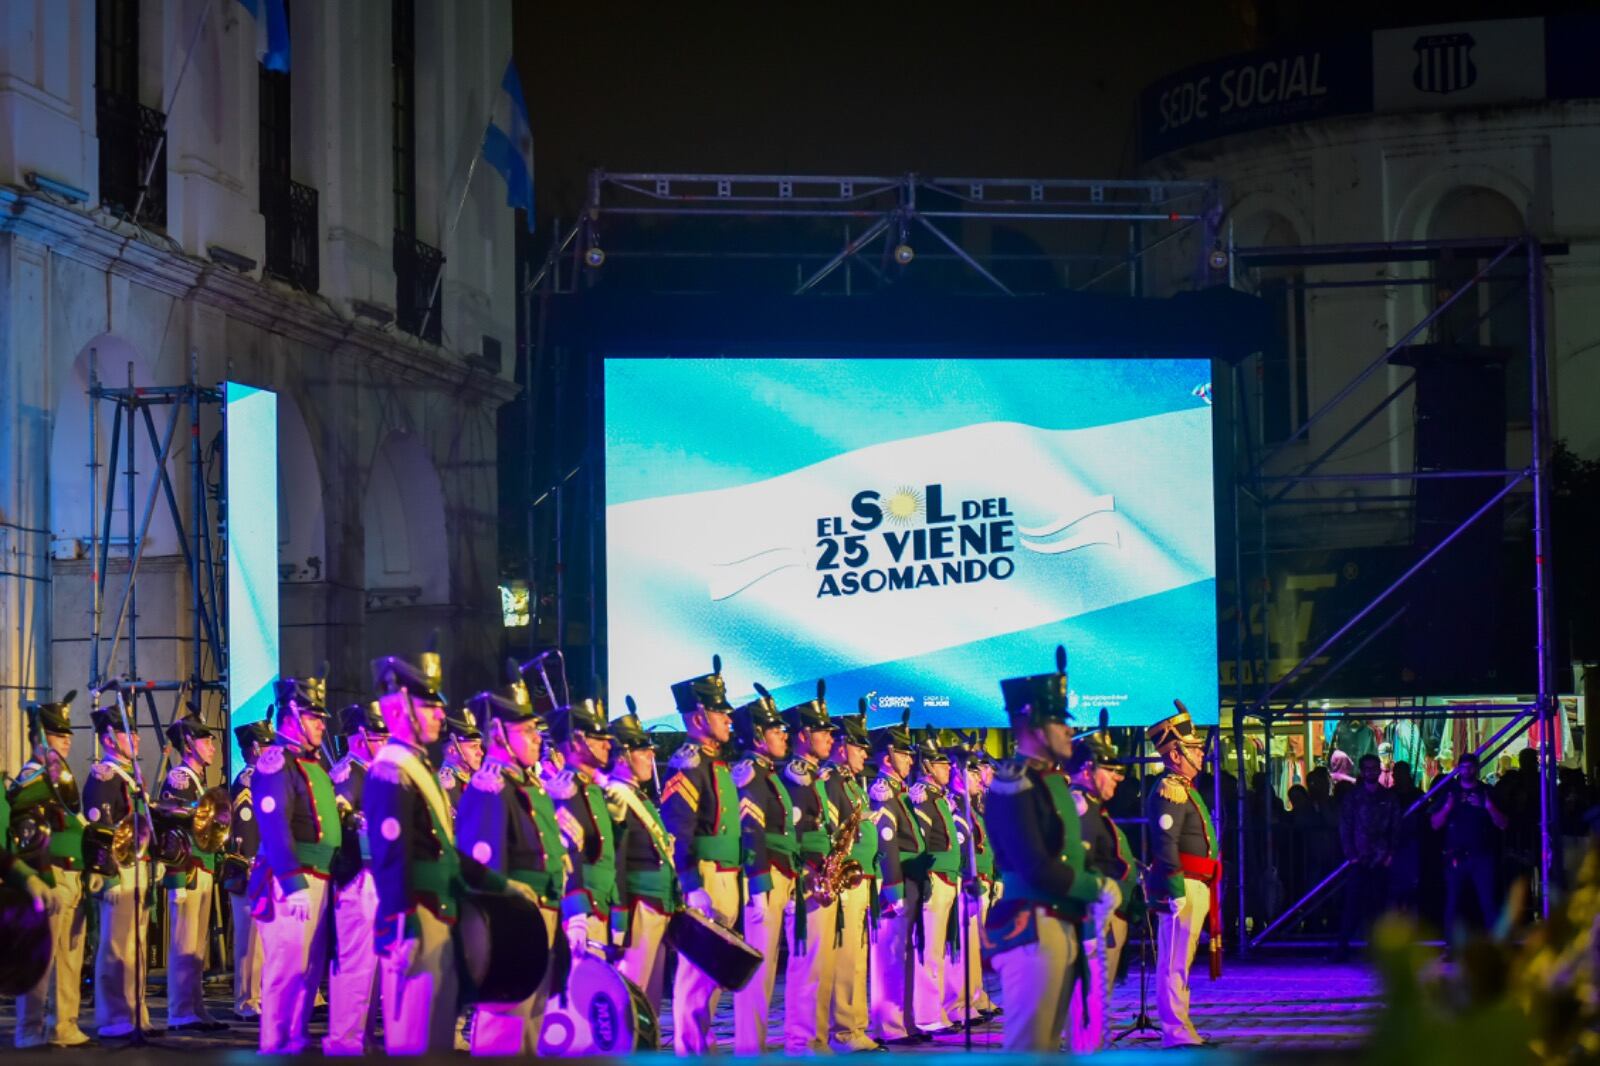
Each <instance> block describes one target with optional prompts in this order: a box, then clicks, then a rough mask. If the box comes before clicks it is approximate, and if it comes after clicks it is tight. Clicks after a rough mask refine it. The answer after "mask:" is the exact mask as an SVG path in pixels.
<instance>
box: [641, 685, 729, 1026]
mask: <svg viewBox="0 0 1600 1066" xmlns="http://www.w3.org/2000/svg"><path fill="white" fill-rule="evenodd" d="M672 698H673V701H674V702H675V703H676V704H677V706H678V713H679V714H680V715H682V716H683V725H684V729H685V730H686V731H687V732H688V734H689V743H687V744H685V745H684V746H683V747H682V748H680V749H678V752H677V753H676V754H675V755H673V757H672V760H671V762H670V763H669V765H668V768H669V771H670V773H669V775H668V777H667V783H666V784H665V785H663V786H662V788H661V817H662V820H663V821H665V822H666V825H667V832H668V833H669V834H670V835H671V837H672V841H673V864H674V866H675V867H676V868H677V872H678V887H679V888H680V890H681V891H682V893H683V898H684V903H685V905H686V906H687V907H688V908H689V909H691V910H694V911H696V912H698V913H699V914H702V915H704V916H706V917H708V918H710V919H711V920H712V921H715V922H718V923H720V924H721V925H723V926H726V927H727V928H729V929H732V928H733V926H734V923H735V922H736V921H737V920H738V916H739V904H740V900H739V895H740V893H739V858H740V855H739V852H740V840H739V835H740V834H739V793H738V789H737V788H736V787H735V786H734V783H733V775H732V772H731V771H730V770H729V769H728V764H727V763H726V762H724V761H723V758H722V746H723V745H724V744H726V743H727V742H728V738H729V736H730V735H731V733H732V729H733V719H732V711H733V707H732V705H731V704H729V703H728V686H727V683H726V682H725V681H724V680H723V678H722V657H721V656H720V655H717V656H713V657H712V659H711V673H709V674H702V675H701V676H699V677H692V678H689V679H688V680H687V681H680V682H678V683H677V684H675V685H673V686H672ZM721 998H722V989H721V986H719V985H718V984H717V982H716V981H715V980H714V979H713V978H712V977H711V976H710V975H709V974H707V973H706V972H705V971H704V970H701V969H700V968H699V967H698V966H696V965H695V964H694V963H692V962H690V961H689V960H688V959H685V958H683V957H682V956H681V955H680V956H679V958H678V971H677V976H676V977H674V978H673V982H672V1018H673V1025H674V1029H673V1034H672V1043H673V1048H674V1050H676V1051H677V1053H678V1054H679V1055H704V1054H706V1053H707V1052H708V1051H710V1050H711V1020H712V1018H713V1017H715V1015H716V1012H717V1001H718V1000H719V999H721Z"/></svg>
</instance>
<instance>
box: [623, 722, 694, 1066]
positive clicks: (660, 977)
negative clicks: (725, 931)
mask: <svg viewBox="0 0 1600 1066" xmlns="http://www.w3.org/2000/svg"><path fill="white" fill-rule="evenodd" d="M632 710H633V704H632V697H629V711H630V713H628V714H625V715H623V716H622V717H620V718H618V719H616V720H615V721H613V722H612V723H611V752H612V756H611V771H610V774H609V775H608V781H607V784H606V806H607V807H608V808H609V809H610V811H611V822H612V824H613V825H614V826H615V827H616V839H617V869H618V871H619V872H620V874H621V879H620V882H619V884H618V890H619V891H618V895H619V896H620V904H619V906H618V908H617V910H614V911H613V912H612V923H611V924H612V929H613V932H614V934H615V935H616V936H618V937H619V938H620V941H619V946H620V948H621V949H622V957H621V958H620V959H619V960H618V961H617V969H618V970H619V971H620V972H621V973H622V976H624V977H626V978H627V979H628V980H630V981H632V982H633V983H634V984H636V985H638V986H639V988H640V989H641V990H642V991H643V992H644V994H645V998H646V999H647V1000H649V1002H650V1008H651V1009H652V1010H654V1011H655V1012H656V1014H657V1015H659V1014H660V1013H661V996H662V986H663V981H664V979H665V977H666V968H667V949H666V935H667V922H668V920H669V919H670V918H671V917H672V915H673V914H675V913H676V912H677V911H678V909H679V908H680V907H681V906H682V905H683V904H682V900H681V898H680V897H679V894H678V877H677V873H676V872H675V871H674V869H673V866H672V838H671V837H669V836H667V827H666V823H665V822H664V821H662V818H661V809H660V808H659V807H658V806H657V805H656V801H655V784H654V782H655V776H656V773H655V768H656V749H655V745H654V744H653V743H652V742H651V740H650V734H648V733H646V732H645V731H644V729H643V728H642V727H641V726H640V725H639V718H638V715H637V714H634V713H631V712H632ZM649 1050H654V1049H653V1048H652V1049H649Z"/></svg>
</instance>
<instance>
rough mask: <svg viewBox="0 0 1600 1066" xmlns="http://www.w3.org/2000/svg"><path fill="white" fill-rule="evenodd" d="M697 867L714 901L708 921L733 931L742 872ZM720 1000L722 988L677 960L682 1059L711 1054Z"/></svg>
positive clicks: (676, 1020) (675, 1016)
mask: <svg viewBox="0 0 1600 1066" xmlns="http://www.w3.org/2000/svg"><path fill="white" fill-rule="evenodd" d="M698 866H699V871H700V883H701V884H702V885H704V886H705V890H706V894H707V895H709V896H710V897H711V910H712V913H711V914H710V915H708V916H707V917H710V918H713V919H715V920H716V921H718V922H721V923H722V924H723V925H726V926H727V927H728V928H730V929H731V928H733V924H734V920H735V918H736V917H737V916H738V913H739V872H738V871H737V870H719V869H718V868H717V864H716V863H714V862H704V861H702V862H700V863H699V864H698ZM752 980H754V979H752ZM721 998H722V986H721V985H719V984H717V982H716V981H714V980H712V979H711V976H710V975H709V974H707V973H706V972H705V971H704V970H702V969H700V967H698V966H696V965H695V964H694V963H692V962H690V961H689V960H688V959H686V958H684V957H683V956H681V955H680V956H678V972H677V975H676V976H674V977H673V979H672V1024H673V1026H674V1029H673V1033H672V1046H673V1050H675V1051H676V1052H677V1053H678V1054H679V1055H704V1054H706V1053H707V1052H709V1051H710V1050H711V1019H712V1018H714V1017H715V1016H716V1013H717V1002H718V1001H719V1000H720V999H721Z"/></svg>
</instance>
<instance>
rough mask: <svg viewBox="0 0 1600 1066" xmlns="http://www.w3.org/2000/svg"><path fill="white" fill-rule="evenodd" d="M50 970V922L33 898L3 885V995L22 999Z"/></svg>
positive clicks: (0, 906) (0, 966)
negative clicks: (36, 906) (34, 903)
mask: <svg viewBox="0 0 1600 1066" xmlns="http://www.w3.org/2000/svg"><path fill="white" fill-rule="evenodd" d="M49 968H50V920H49V919H48V918H46V917H45V916H44V913H43V912H41V911H38V910H35V909H34V906H33V897H32V896H30V895H28V894H27V893H26V892H24V891H23V890H22V889H20V888H12V887H11V886H9V885H0V996H20V995H22V993H24V992H26V991H28V990H29V989H31V988H33V987H34V986H35V985H37V984H38V983H39V979H40V978H41V977H43V976H44V972H45V971H46V970H47V969H49Z"/></svg>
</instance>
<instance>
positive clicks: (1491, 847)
mask: <svg viewBox="0 0 1600 1066" xmlns="http://www.w3.org/2000/svg"><path fill="white" fill-rule="evenodd" d="M1478 771H1479V765H1478V756H1477V754H1476V753H1473V752H1468V753H1466V754H1465V755H1462V756H1461V758H1460V759H1459V760H1458V763H1457V768H1456V775H1455V780H1454V781H1452V782H1450V783H1449V784H1448V785H1446V786H1445V788H1444V789H1443V795H1442V796H1441V797H1440V798H1439V799H1438V800H1437V801H1436V802H1435V804H1434V806H1433V812H1432V814H1431V815H1430V821H1431V823H1432V825H1433V828H1434V829H1435V830H1438V831H1440V832H1442V833H1443V834H1444V860H1445V905H1444V920H1445V931H1446V935H1447V936H1448V937H1449V938H1450V940H1451V941H1452V943H1458V942H1459V938H1460V936H1461V930H1462V929H1463V928H1464V914H1463V911H1462V904H1463V903H1464V902H1465V897H1466V896H1467V895H1468V894H1470V895H1471V896H1472V898H1473V900H1474V901H1475V902H1476V903H1477V909H1478V921H1479V923H1481V926H1484V927H1492V926H1493V925H1494V924H1495V922H1496V921H1497V919H1498V918H1499V915H1500V897H1499V885H1498V876H1497V875H1498V870H1497V869H1496V862H1495V857H1496V854H1497V852H1498V850H1499V844H1500V834H1501V833H1503V832H1504V831H1505V829H1506V826H1507V825H1508V824H1510V823H1509V820H1508V819H1507V818H1506V816H1505V814H1504V813H1503V812H1502V811H1501V810H1500V808H1499V807H1497V806H1496V805H1495V802H1494V798H1493V797H1492V796H1491V795H1490V793H1489V788H1488V786H1486V785H1485V784H1484V783H1483V782H1482V781H1480V780H1479V779H1478Z"/></svg>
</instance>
